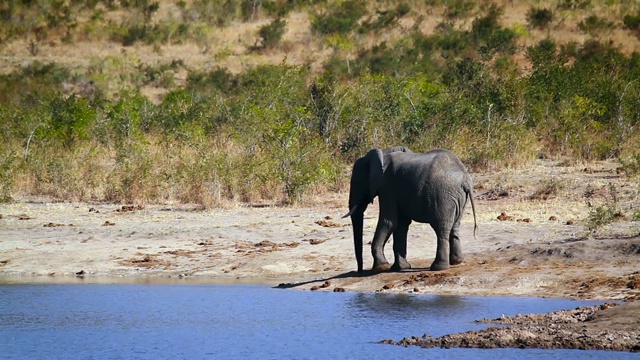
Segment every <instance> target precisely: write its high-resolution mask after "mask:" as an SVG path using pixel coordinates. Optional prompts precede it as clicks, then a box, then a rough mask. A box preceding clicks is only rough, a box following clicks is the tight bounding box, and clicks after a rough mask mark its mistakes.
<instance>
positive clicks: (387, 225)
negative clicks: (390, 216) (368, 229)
mask: <svg viewBox="0 0 640 360" xmlns="http://www.w3.org/2000/svg"><path fill="white" fill-rule="evenodd" d="M391 229H392V223H391V222H390V221H388V220H385V219H379V220H378V225H377V226H376V233H375V235H374V236H373V242H372V243H371V255H372V256H373V267H372V270H373V271H374V272H382V271H386V270H389V267H390V266H389V262H388V261H387V258H386V257H385V256H384V245H385V244H386V243H387V241H388V240H389V237H390V236H391V231H392V230H391Z"/></svg>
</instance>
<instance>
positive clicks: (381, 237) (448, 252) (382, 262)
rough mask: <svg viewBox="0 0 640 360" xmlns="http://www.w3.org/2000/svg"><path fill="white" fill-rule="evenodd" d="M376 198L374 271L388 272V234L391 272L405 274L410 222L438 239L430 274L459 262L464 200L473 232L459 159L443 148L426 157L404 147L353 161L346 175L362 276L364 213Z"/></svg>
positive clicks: (468, 183) (467, 180) (469, 191)
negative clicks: (426, 225)
mask: <svg viewBox="0 0 640 360" xmlns="http://www.w3.org/2000/svg"><path fill="white" fill-rule="evenodd" d="M376 196H378V198H379V203H380V215H379V218H378V225H377V227H376V232H375V235H374V237H373V242H372V244H371V253H372V255H373V270H374V271H384V270H387V269H389V262H388V261H387V259H386V258H385V256H384V246H385V244H386V243H387V241H388V240H389V236H390V235H391V234H392V233H393V252H394V257H395V263H394V264H393V266H392V267H391V269H392V270H402V269H410V268H411V265H410V264H409V262H407V259H406V256H407V231H408V229H409V225H410V224H411V222H412V221H417V222H421V223H429V224H430V225H431V227H432V228H433V230H434V231H435V232H436V235H437V237H438V240H437V241H438V245H437V250H436V258H435V260H434V261H433V263H432V264H431V270H444V269H448V268H449V265H457V264H460V263H461V262H462V248H461V244H460V237H459V228H460V220H461V218H462V214H463V213H464V208H465V206H466V205H467V199H469V200H470V201H471V207H472V210H473V220H474V225H475V226H474V236H475V230H476V229H477V223H476V210H475V204H474V201H473V184H472V180H471V176H470V175H469V173H468V172H467V170H466V168H465V166H464V165H463V164H462V162H461V161H460V159H459V158H458V157H457V156H456V155H454V154H453V153H452V152H450V151H448V150H444V149H437V150H432V151H429V152H427V153H425V154H418V153H413V152H411V151H410V150H408V149H406V148H404V147H395V148H390V149H386V150H384V151H383V150H380V149H373V150H371V151H369V153H367V155H365V156H364V157H362V158H360V159H358V160H356V162H355V164H354V165H353V171H352V174H351V189H350V192H349V212H348V213H347V214H346V215H344V216H343V217H347V216H351V222H352V225H353V244H354V248H355V254H356V261H357V262H358V272H362V267H363V266H362V228H363V217H364V211H365V210H366V209H367V206H368V204H369V203H372V202H373V199H374V198H375V197H376Z"/></svg>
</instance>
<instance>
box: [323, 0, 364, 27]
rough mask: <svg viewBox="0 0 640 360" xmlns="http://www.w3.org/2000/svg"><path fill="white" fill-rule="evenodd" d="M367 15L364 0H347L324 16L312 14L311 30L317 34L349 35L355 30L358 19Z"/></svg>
mask: <svg viewBox="0 0 640 360" xmlns="http://www.w3.org/2000/svg"><path fill="white" fill-rule="evenodd" d="M365 14H366V5H365V2H364V1H362V0H345V1H343V2H341V3H340V5H339V6H338V7H337V8H336V9H334V10H333V11H327V12H326V13H324V14H312V15H313V16H312V17H311V30H312V31H313V32H314V33H316V34H322V35H328V34H334V33H336V34H340V35H347V34H348V33H350V32H351V31H352V30H354V29H355V27H356V24H357V21H358V19H360V18H361V17H363V16H364V15H365Z"/></svg>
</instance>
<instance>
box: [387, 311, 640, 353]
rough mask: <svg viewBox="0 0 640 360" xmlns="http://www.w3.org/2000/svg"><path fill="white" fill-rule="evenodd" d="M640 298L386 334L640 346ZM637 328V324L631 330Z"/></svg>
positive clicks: (447, 341)
mask: <svg viewBox="0 0 640 360" xmlns="http://www.w3.org/2000/svg"><path fill="white" fill-rule="evenodd" d="M634 313H635V314H638V313H640V302H638V301H636V302H632V303H628V304H625V305H620V306H617V305H616V304H614V303H606V304H603V305H597V306H590V307H579V308H576V309H574V310H560V311H554V312H551V313H548V314H541V315H537V314H536V315H518V316H514V317H501V318H498V319H484V320H480V321H479V322H483V323H489V324H502V325H510V326H508V327H490V328H488V329H484V330H480V331H469V332H466V333H460V334H452V335H445V336H441V337H439V338H434V337H431V336H428V335H425V336H422V337H417V336H414V337H411V338H404V339H402V340H400V341H393V340H383V341H381V343H383V344H393V345H402V346H422V347H425V348H432V347H442V348H451V347H462V348H482V349H491V348H523V349H524V348H539V349H562V348H568V349H581V350H615V351H632V352H638V351H640V328H639V324H638V322H637V317H636V316H631V317H630V316H629V314H634ZM625 329H631V330H625Z"/></svg>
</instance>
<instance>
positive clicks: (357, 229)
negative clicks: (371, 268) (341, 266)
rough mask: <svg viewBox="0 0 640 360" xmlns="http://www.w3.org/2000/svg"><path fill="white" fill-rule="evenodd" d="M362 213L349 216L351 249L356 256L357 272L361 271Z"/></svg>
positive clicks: (358, 212)
mask: <svg viewBox="0 0 640 360" xmlns="http://www.w3.org/2000/svg"><path fill="white" fill-rule="evenodd" d="M363 218H364V212H363V211H357V212H356V213H354V214H351V224H352V227H353V249H354V251H355V254H356V262H357V263H358V272H359V273H361V272H362V270H363V265H362V227H363Z"/></svg>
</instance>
